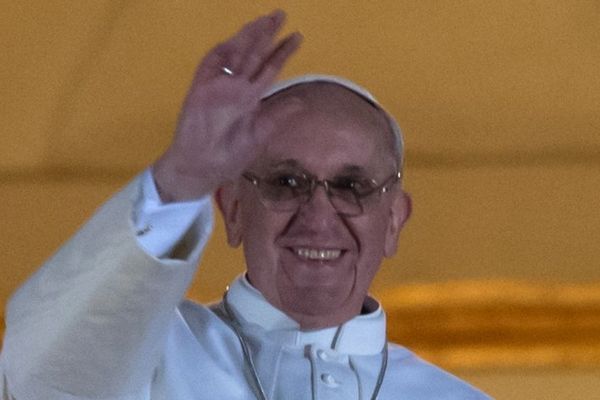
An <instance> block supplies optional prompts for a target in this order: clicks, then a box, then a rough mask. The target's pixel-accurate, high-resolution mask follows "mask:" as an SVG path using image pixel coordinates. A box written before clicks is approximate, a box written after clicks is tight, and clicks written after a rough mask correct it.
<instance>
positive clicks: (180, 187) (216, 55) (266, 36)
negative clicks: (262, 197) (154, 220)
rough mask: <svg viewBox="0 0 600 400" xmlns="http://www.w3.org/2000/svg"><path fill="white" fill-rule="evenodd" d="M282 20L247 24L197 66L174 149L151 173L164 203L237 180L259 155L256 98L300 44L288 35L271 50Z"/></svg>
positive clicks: (261, 131)
mask: <svg viewBox="0 0 600 400" xmlns="http://www.w3.org/2000/svg"><path fill="white" fill-rule="evenodd" d="M283 19H284V15H283V13H282V12H275V13H272V14H270V15H268V16H264V17H261V18H259V19H257V20H255V21H253V22H251V23H249V24H247V25H246V26H245V27H244V28H243V29H242V30H241V31H240V32H238V33H237V34H236V35H235V36H234V37H233V38H231V39H229V40H228V41H226V42H224V43H222V44H220V45H218V46H217V47H215V48H214V49H213V50H212V51H210V52H209V53H208V54H207V55H206V56H205V58H204V59H203V60H202V62H201V64H200V66H199V67H198V69H197V71H196V76H195V77H194V81H193V82H192V85H191V87H190V89H189V92H188V94H187V97H186V100H185V102H184V105H183V108H182V111H181V115H180V116H179V122H178V125H177V131H176V134H175V138H174V140H173V143H172V144H171V146H170V148H169V149H168V150H167V152H165V154H164V155H163V156H162V157H161V158H160V159H159V160H158V161H157V163H156V164H155V165H154V167H153V170H154V177H155V180H156V182H157V186H159V189H161V190H162V191H163V193H164V192H165V191H166V192H169V193H170V194H171V196H166V197H172V200H183V199H187V198H192V197H198V196H200V195H203V194H207V193H209V192H211V191H212V190H214V189H216V188H217V187H218V186H219V185H221V184H223V183H224V182H226V181H229V180H233V179H235V178H237V177H238V176H239V175H240V173H241V172H242V171H243V169H244V168H246V167H247V166H248V164H249V163H250V162H252V160H254V158H255V157H256V155H257V154H258V152H259V151H260V147H261V144H262V143H263V142H264V140H265V139H266V137H267V136H268V134H269V133H270V132H269V129H268V127H267V126H261V125H260V123H259V121H258V120H257V111H258V106H259V103H260V98H261V95H262V94H263V93H264V92H265V91H266V89H267V88H268V87H269V86H270V85H271V84H272V83H273V81H274V79H275V78H276V76H277V74H278V73H279V71H280V70H281V69H282V67H283V65H284V63H285V61H286V60H287V59H288V58H289V56H290V55H291V54H293V52H294V51H295V50H296V49H297V48H298V44H299V42H300V36H299V35H298V34H292V35H290V36H288V37H287V38H285V39H283V40H281V41H280V42H279V43H278V44H277V45H276V46H274V45H273V41H274V37H275V35H276V33H277V31H278V30H279V28H280V27H281V25H282V23H283ZM223 67H227V68H230V69H231V70H232V71H233V72H234V75H233V76H229V75H227V74H225V73H224V72H223ZM177 175H178V176H177ZM161 196H162V194H161Z"/></svg>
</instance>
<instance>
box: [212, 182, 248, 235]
mask: <svg viewBox="0 0 600 400" xmlns="http://www.w3.org/2000/svg"><path fill="white" fill-rule="evenodd" d="M215 201H216V202H217V206H218V207H219V211H221V215H222V216H223V221H224V222H225V231H226V233H227V243H228V244H229V245H230V246H231V247H238V246H239V245H240V244H241V243H242V222H241V218H240V216H241V213H240V207H239V205H240V201H239V197H238V188H237V184H236V183H227V184H225V185H223V186H221V187H219V188H218V189H217V190H216V192H215Z"/></svg>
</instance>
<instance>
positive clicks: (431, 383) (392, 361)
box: [386, 343, 490, 400]
mask: <svg viewBox="0 0 600 400" xmlns="http://www.w3.org/2000/svg"><path fill="white" fill-rule="evenodd" d="M388 374H389V375H388ZM386 378H387V379H386V380H387V381H388V382H387V384H388V385H391V390H392V391H394V392H396V393H404V394H405V395H406V398H411V399H412V398H414V399H423V398H427V399H440V400H442V399H443V400H450V399H456V400H458V399H460V400H485V399H490V397H489V396H487V395H486V394H485V393H483V392H481V391H480V390H478V389H476V388H474V387H473V386H471V385H470V384H468V383H467V382H465V381H463V380H461V379H460V378H458V377H456V376H454V375H452V374H450V373H448V372H446V371H444V370H443V369H441V368H439V367H436V366H435V365H433V364H431V363H429V362H427V361H425V360H423V359H421V358H420V357H418V356H417V355H416V354H414V353H413V352H412V351H410V350H408V349H407V348H405V347H402V346H399V345H397V344H394V343H390V344H389V361H388V371H387V374H386ZM388 388H389V387H388Z"/></svg>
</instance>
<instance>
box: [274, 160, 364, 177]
mask: <svg viewBox="0 0 600 400" xmlns="http://www.w3.org/2000/svg"><path fill="white" fill-rule="evenodd" d="M267 167H268V168H273V169H278V168H294V169H299V170H302V171H305V172H311V171H310V170H309V169H308V168H305V167H304V165H302V163H300V162H299V161H298V160H296V159H293V158H288V159H285V160H272V161H269V162H268V163H267ZM336 175H359V176H367V175H369V173H368V171H367V169H366V168H365V167H362V166H360V165H356V164H344V165H343V166H342V167H341V168H340V169H338V170H337V172H336Z"/></svg>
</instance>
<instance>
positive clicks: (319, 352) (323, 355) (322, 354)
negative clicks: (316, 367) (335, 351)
mask: <svg viewBox="0 0 600 400" xmlns="http://www.w3.org/2000/svg"><path fill="white" fill-rule="evenodd" d="M317 356H319V358H320V359H321V360H323V361H329V356H328V355H327V352H326V351H325V350H317Z"/></svg>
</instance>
